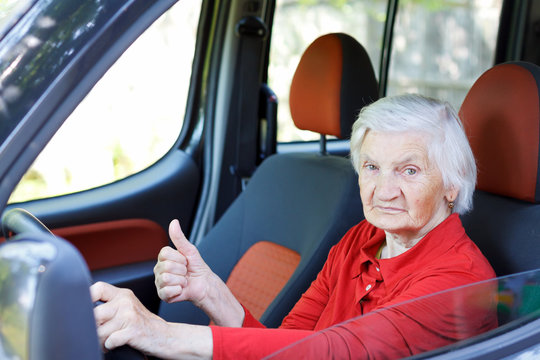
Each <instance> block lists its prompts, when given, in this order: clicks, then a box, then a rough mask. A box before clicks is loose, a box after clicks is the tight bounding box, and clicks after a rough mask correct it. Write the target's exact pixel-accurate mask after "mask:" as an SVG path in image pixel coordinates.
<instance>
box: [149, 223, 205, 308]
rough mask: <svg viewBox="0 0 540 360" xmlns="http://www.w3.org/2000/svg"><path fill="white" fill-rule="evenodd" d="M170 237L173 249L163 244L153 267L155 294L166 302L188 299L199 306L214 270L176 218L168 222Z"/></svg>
mask: <svg viewBox="0 0 540 360" xmlns="http://www.w3.org/2000/svg"><path fill="white" fill-rule="evenodd" d="M169 236H170V237H171V240H172V242H173V244H174V245H175V246H176V250H175V249H173V248H172V247H170V246H166V247H164V248H163V249H161V251H160V252H159V255H158V262H157V264H156V266H155V267H154V275H155V284H156V288H157V291H158V295H159V297H160V298H161V299H162V300H164V301H166V302H169V303H172V302H177V301H184V300H188V301H192V302H193V303H194V304H195V305H197V306H199V304H200V303H201V302H202V301H203V300H204V299H205V298H206V296H207V294H208V287H209V286H210V282H211V281H212V280H213V272H212V270H210V268H209V267H208V265H206V263H205V262H204V260H203V259H202V257H201V255H200V254H199V251H198V250H197V248H196V247H195V246H194V245H193V244H191V243H190V242H189V240H188V239H186V236H185V235H184V233H183V232H182V229H181V228H180V223H179V222H178V220H173V221H172V222H171V224H170V225H169Z"/></svg>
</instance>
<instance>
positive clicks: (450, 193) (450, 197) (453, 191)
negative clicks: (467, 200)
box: [444, 186, 459, 203]
mask: <svg viewBox="0 0 540 360" xmlns="http://www.w3.org/2000/svg"><path fill="white" fill-rule="evenodd" d="M458 194H459V189H457V188H456V187H455V186H452V187H450V189H448V190H446V193H445V196H444V197H445V199H446V201H448V202H449V203H451V202H454V201H456V199H457V196H458Z"/></svg>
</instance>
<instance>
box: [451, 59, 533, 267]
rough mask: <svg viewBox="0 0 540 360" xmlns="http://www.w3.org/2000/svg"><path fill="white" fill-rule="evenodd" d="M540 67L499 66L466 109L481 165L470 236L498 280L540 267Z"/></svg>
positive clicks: (467, 101)
mask: <svg viewBox="0 0 540 360" xmlns="http://www.w3.org/2000/svg"><path fill="white" fill-rule="evenodd" d="M539 94H540V67H538V66H537V65H534V64H530V63H525V62H509V63H504V64H500V65H496V66H494V67H493V68H491V69H489V70H488V71H486V72H485V73H484V74H483V75H482V76H481V77H480V78H479V79H478V80H477V81H476V82H475V84H474V85H473V87H472V88H471V89H470V91H469V93H468V94H467V96H466V98H465V100H464V102H463V105H462V106H461V110H460V117H461V119H462V120H463V123H464V126H465V130H466V132H467V135H468V137H469V141H470V143H471V147H472V149H473V153H474V155H475V158H476V161H477V165H478V183H477V190H476V193H475V199H474V209H473V210H472V212H471V213H470V214H468V215H466V216H464V217H463V223H464V225H465V228H466V230H467V233H468V234H469V236H470V237H471V239H472V240H473V241H475V242H476V243H477V244H478V246H479V247H480V248H481V250H482V251H483V252H484V254H485V255H486V257H487V258H488V260H489V261H490V262H491V264H492V266H493V267H494V269H495V271H496V273H497V275H506V274H511V273H516V272H520V271H525V270H531V269H536V268H539V267H540V256H539V255H538V252H537V251H536V249H537V247H538V244H539V243H540V204H539V201H540V178H539V174H540V173H539V166H538V165H539V160H540V157H539V153H540V151H539V144H540V108H539Z"/></svg>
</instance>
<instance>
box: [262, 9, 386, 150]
mask: <svg viewBox="0 0 540 360" xmlns="http://www.w3.org/2000/svg"><path fill="white" fill-rule="evenodd" d="M387 2H388V1H387V0H351V1H341V0H331V1H328V0H301V1H298V0H277V1H276V11H275V15H274V24H273V28H272V44H271V48H270V64H269V68H268V83H269V85H270V87H271V88H272V90H274V92H275V93H276V95H277V97H278V101H279V106H278V141H279V142H287V141H297V140H313V139H318V138H319V135H318V134H315V133H312V132H309V131H301V130H298V129H297V128H296V127H295V126H294V124H293V122H292V119H291V114H290V111H289V101H288V100H289V87H290V85H291V81H292V78H293V75H294V71H295V70H296V66H297V65H298V62H299V61H300V57H301V56H302V53H303V52H304V50H305V49H306V48H307V47H308V46H309V44H311V42H313V40H315V39H316V38H317V37H319V36H321V35H324V34H328V33H332V32H344V33H347V34H349V35H351V36H352V37H354V38H355V39H356V40H358V42H360V43H361V44H362V45H363V46H364V47H365V48H366V50H367V52H368V54H369V55H370V57H371V62H372V63H373V66H374V68H375V70H376V72H377V68H378V64H379V58H380V52H381V44H382V38H383V32H384V22H385V19H386V7H387Z"/></svg>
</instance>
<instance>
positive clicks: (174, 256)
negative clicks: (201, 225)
mask: <svg viewBox="0 0 540 360" xmlns="http://www.w3.org/2000/svg"><path fill="white" fill-rule="evenodd" d="M167 260H169V261H174V262H178V263H182V264H186V263H187V260H186V257H185V256H184V255H182V254H181V253H180V252H178V251H177V250H175V249H173V248H172V247H170V246H165V247H164V248H162V249H161V250H160V251H159V254H158V261H167Z"/></svg>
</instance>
